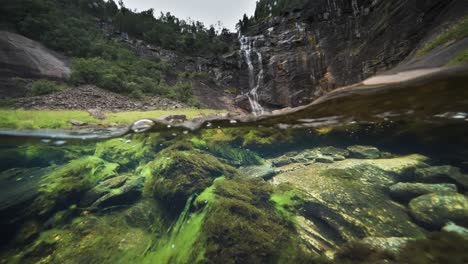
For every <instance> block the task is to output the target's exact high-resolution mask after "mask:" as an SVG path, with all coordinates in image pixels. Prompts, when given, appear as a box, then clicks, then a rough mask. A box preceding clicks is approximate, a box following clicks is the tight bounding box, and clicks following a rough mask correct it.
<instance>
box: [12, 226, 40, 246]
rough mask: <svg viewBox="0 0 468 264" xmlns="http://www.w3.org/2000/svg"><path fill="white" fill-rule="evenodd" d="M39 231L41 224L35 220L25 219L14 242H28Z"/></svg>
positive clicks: (37, 234)
mask: <svg viewBox="0 0 468 264" xmlns="http://www.w3.org/2000/svg"><path fill="white" fill-rule="evenodd" d="M40 231H41V225H40V223H39V222H37V221H27V222H26V223H24V224H23V225H22V226H21V228H20V229H19V232H18V233H17V234H16V236H15V240H14V241H15V243H20V244H23V243H29V242H31V241H32V240H34V239H35V238H36V237H37V236H39V233H40Z"/></svg>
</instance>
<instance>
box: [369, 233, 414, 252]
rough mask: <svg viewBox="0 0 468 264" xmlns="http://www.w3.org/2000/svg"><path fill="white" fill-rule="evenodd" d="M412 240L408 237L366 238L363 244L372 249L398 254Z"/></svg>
mask: <svg viewBox="0 0 468 264" xmlns="http://www.w3.org/2000/svg"><path fill="white" fill-rule="evenodd" d="M412 240H413V239H411V238H408V237H366V238H364V239H363V240H362V241H361V242H362V243H364V244H366V245H368V246H369V247H370V248H371V249H374V250H378V251H386V252H390V253H393V254H397V253H398V252H400V250H401V249H402V248H404V247H405V246H406V245H407V244H408V242H409V241H412Z"/></svg>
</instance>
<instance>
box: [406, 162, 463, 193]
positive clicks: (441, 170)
mask: <svg viewBox="0 0 468 264" xmlns="http://www.w3.org/2000/svg"><path fill="white" fill-rule="evenodd" d="M414 177H415V180H416V181H422V182H455V183H457V184H459V185H460V186H462V187H463V188H465V189H466V188H468V175H465V174H462V172H461V170H460V169H459V168H457V167H453V166H449V165H446V166H433V167H427V168H419V169H416V170H415V172H414Z"/></svg>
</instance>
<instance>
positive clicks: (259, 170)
mask: <svg viewBox="0 0 468 264" xmlns="http://www.w3.org/2000/svg"><path fill="white" fill-rule="evenodd" d="M239 172H240V174H242V175H244V176H247V177H253V178H262V179H271V178H272V177H273V176H275V175H276V173H277V172H276V171H275V169H273V167H272V164H271V163H265V164H263V165H259V166H247V167H240V168H239Z"/></svg>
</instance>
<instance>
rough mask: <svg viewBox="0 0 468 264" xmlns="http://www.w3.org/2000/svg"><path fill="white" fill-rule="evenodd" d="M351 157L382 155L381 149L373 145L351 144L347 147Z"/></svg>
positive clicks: (364, 157) (378, 156) (366, 157)
mask: <svg viewBox="0 0 468 264" xmlns="http://www.w3.org/2000/svg"><path fill="white" fill-rule="evenodd" d="M347 149H348V151H349V152H350V157H351V158H357V159H378V158H380V157H381V153H380V150H379V149H378V148H376V147H372V146H361V145H356V146H350V147H348V148H347Z"/></svg>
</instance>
